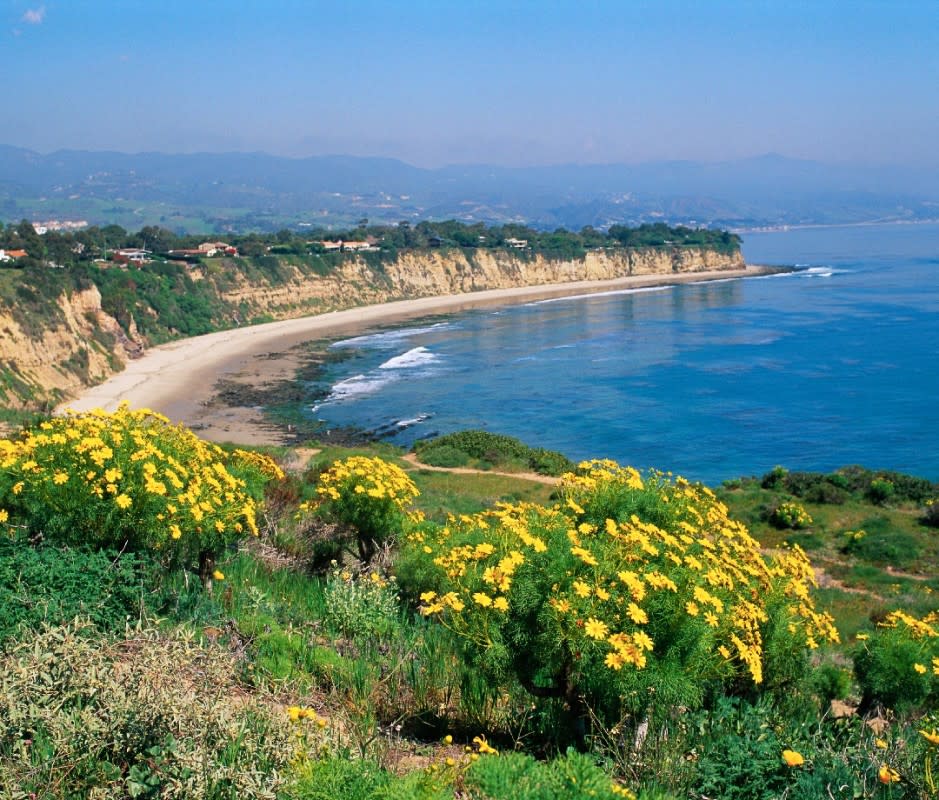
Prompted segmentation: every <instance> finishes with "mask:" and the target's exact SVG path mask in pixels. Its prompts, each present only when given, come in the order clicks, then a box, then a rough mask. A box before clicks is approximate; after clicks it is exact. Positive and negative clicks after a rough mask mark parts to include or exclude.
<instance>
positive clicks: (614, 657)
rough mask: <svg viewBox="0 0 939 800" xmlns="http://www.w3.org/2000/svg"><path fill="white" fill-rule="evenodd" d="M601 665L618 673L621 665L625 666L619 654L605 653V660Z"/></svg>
mask: <svg viewBox="0 0 939 800" xmlns="http://www.w3.org/2000/svg"><path fill="white" fill-rule="evenodd" d="M603 663H605V664H606V665H607V666H608V667H609V668H610V669H612V670H617V671H619V670H621V669H622V668H623V664H625V663H626V661H625V660H624V659H623V657H622V656H621V655H620V654H619V653H607V656H606V659H605V661H604V662H603Z"/></svg>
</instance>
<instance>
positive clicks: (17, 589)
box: [0, 535, 149, 644]
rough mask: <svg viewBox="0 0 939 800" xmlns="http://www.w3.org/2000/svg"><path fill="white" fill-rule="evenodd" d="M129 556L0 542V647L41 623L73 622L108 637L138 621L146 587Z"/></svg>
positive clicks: (9, 539) (17, 538)
mask: <svg viewBox="0 0 939 800" xmlns="http://www.w3.org/2000/svg"><path fill="white" fill-rule="evenodd" d="M148 578H149V576H148V574H147V567H146V565H145V563H144V561H143V559H141V558H140V557H139V556H137V555H135V554H133V553H116V552H114V551H90V550H88V549H85V548H81V547H77V548H68V547H51V546H42V545H39V546H32V545H31V544H30V543H29V541H27V539H26V537H25V536H22V535H14V536H0V644H2V642H4V641H5V640H6V639H8V638H9V637H10V636H13V635H15V634H16V633H17V632H18V631H24V630H36V629H38V628H39V627H40V626H41V624H42V623H48V624H50V625H59V624H63V623H65V622H68V621H70V620H71V619H73V618H74V617H76V616H81V617H85V618H87V619H89V620H90V621H91V622H92V623H94V625H95V626H96V627H97V628H98V629H100V630H102V631H108V632H117V631H123V629H124V626H125V624H126V623H127V621H128V619H130V620H131V621H133V620H135V619H137V618H138V617H139V616H140V612H141V603H142V601H143V593H144V590H145V587H146V586H147V583H148Z"/></svg>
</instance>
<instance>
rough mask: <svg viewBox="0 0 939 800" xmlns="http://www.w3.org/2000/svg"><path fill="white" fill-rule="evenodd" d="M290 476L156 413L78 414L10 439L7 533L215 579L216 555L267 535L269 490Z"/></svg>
mask: <svg viewBox="0 0 939 800" xmlns="http://www.w3.org/2000/svg"><path fill="white" fill-rule="evenodd" d="M282 474H283V473H281V472H280V470H279V468H278V467H277V466H276V465H275V464H274V463H273V462H272V461H270V459H268V458H267V457H266V456H261V455H259V454H255V453H251V454H247V453H244V452H242V451H238V452H236V453H235V454H234V455H229V454H226V453H225V452H224V451H223V450H222V449H221V448H219V447H218V446H217V445H214V444H210V443H208V442H205V441H203V440H201V439H199V438H198V437H197V436H196V435H195V434H194V433H193V432H192V431H190V430H189V429H187V428H185V427H183V426H181V425H172V424H171V423H170V422H169V420H168V419H167V418H166V417H164V416H162V415H160V414H156V413H154V412H152V411H150V410H148V409H138V410H132V409H130V408H129V407H128V406H127V405H122V406H121V407H120V408H119V409H118V410H117V411H115V412H114V413H107V412H104V411H101V410H100V409H98V410H94V411H90V412H87V413H82V414H76V413H71V414H69V415H68V416H65V417H55V418H52V419H48V420H45V421H42V422H40V423H39V424H38V425H37V426H36V427H35V428H32V429H29V430H26V431H24V432H23V433H22V434H21V435H20V436H19V437H18V438H16V439H13V440H10V439H0V530H3V529H6V530H8V531H10V532H13V531H19V532H21V533H25V534H27V535H28V536H30V537H31V538H37V537H39V538H42V539H44V540H47V541H50V542H54V543H58V544H66V545H89V546H92V547H95V548H112V549H115V550H121V549H129V550H134V551H148V552H151V553H155V554H158V555H159V557H160V560H161V561H164V562H166V563H182V564H183V565H186V566H189V565H191V564H193V563H195V562H196V561H198V562H199V564H200V568H201V569H203V571H205V572H206V577H207V576H208V575H210V574H211V572H212V570H213V569H214V565H213V564H212V560H213V559H214V554H215V553H217V552H219V551H220V550H221V549H222V548H224V547H226V546H227V545H229V544H230V543H232V542H234V541H236V540H238V539H240V538H241V537H243V536H245V535H257V532H258V529H257V522H256V514H257V508H258V503H259V501H260V499H261V493H262V492H263V486H264V484H265V483H266V482H267V481H268V480H270V479H271V478H272V477H276V476H278V475H281V476H282Z"/></svg>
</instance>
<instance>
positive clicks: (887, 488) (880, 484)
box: [867, 478, 897, 505]
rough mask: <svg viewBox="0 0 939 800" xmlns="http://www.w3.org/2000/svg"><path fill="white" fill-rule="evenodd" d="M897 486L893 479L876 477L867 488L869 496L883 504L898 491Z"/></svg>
mask: <svg viewBox="0 0 939 800" xmlns="http://www.w3.org/2000/svg"><path fill="white" fill-rule="evenodd" d="M896 491H897V488H896V486H894V484H893V481H890V480H887V479H886V478H874V480H872V481H871V485H870V487H869V488H868V490H867V496H868V498H870V500H871V502H872V503H876V504H877V505H883V504H884V503H886V502H887V501H888V500H889V499H890V498H891V497H893V495H894V494H895V493H896Z"/></svg>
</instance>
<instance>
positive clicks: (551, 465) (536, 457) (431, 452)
mask: <svg viewBox="0 0 939 800" xmlns="http://www.w3.org/2000/svg"><path fill="white" fill-rule="evenodd" d="M414 452H415V453H416V454H417V456H418V457H419V458H420V459H421V460H422V461H423V462H424V463H425V464H430V465H431V466H440V467H462V466H466V465H467V464H469V463H470V462H471V460H473V461H476V462H477V464H476V465H477V466H479V467H483V468H492V467H496V468H502V469H506V468H508V469H514V470H526V469H527V470H532V471H533V472H537V473H538V474H540V475H554V476H558V475H562V474H564V473H565V472H570V471H571V470H573V469H574V462H572V461H571V460H570V459H568V458H567V457H566V456H564V455H562V454H561V453H558V452H556V451H554V450H545V449H544V448H541V447H538V448H532V447H528V445H526V444H524V443H523V442H521V441H520V440H518V439H515V438H513V437H511V436H504V435H503V434H498V433H490V432H489V431H482V430H468V431H458V432H457V433H449V434H447V435H446V436H438V437H437V438H436V439H427V440H422V441H418V442H415V444H414Z"/></svg>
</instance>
